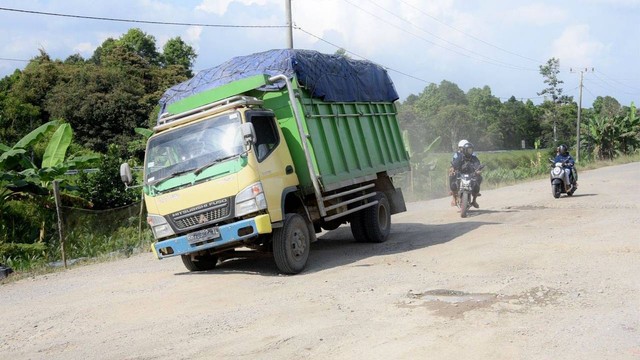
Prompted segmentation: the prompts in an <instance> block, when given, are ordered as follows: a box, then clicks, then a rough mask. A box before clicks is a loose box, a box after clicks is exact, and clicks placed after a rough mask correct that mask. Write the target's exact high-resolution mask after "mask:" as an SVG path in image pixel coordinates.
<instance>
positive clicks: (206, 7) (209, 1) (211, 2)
mask: <svg viewBox="0 0 640 360" xmlns="http://www.w3.org/2000/svg"><path fill="white" fill-rule="evenodd" d="M232 3H240V4H242V5H245V6H251V5H265V4H267V3H278V4H281V5H282V3H283V2H282V1H276V0H203V1H202V3H201V4H200V5H198V6H196V10H200V11H203V12H206V13H212V14H217V15H220V16H222V15H224V14H225V13H226V12H227V9H229V5H231V4H232Z"/></svg>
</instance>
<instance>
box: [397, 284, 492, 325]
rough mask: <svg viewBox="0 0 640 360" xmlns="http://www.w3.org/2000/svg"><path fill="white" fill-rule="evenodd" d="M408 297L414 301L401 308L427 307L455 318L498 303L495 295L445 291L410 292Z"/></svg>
mask: <svg viewBox="0 0 640 360" xmlns="http://www.w3.org/2000/svg"><path fill="white" fill-rule="evenodd" d="M408 297H409V299H412V300H410V301H409V302H407V303H405V304H402V305H400V306H401V307H407V308H413V307H418V306H422V307H427V308H429V309H430V310H433V311H435V314H436V315H440V316H445V317H454V318H455V317H461V316H462V315H463V314H464V313H465V312H467V311H470V310H475V309H480V308H486V307H489V306H491V305H493V304H495V303H496V302H497V301H498V300H497V298H498V296H497V295H495V294H472V293H466V292H462V291H456V290H445V289H437V290H429V291H426V292H422V293H415V292H409V295H408Z"/></svg>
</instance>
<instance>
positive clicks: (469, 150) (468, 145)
mask: <svg viewBox="0 0 640 360" xmlns="http://www.w3.org/2000/svg"><path fill="white" fill-rule="evenodd" d="M462 153H463V154H464V155H465V156H471V154H473V144H472V143H470V142H467V143H466V144H464V146H463V147H462Z"/></svg>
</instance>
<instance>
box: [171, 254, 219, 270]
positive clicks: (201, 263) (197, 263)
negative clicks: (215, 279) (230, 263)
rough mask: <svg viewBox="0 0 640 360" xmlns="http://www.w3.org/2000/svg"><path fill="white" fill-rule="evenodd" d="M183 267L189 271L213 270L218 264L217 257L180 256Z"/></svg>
mask: <svg viewBox="0 0 640 360" xmlns="http://www.w3.org/2000/svg"><path fill="white" fill-rule="evenodd" d="M180 257H181V258H182V263H183V264H184V267H186V268H187V270H189V271H207V270H213V269H214V268H215V267H216V265H217V264H218V257H217V256H214V255H190V254H187V255H181V256H180Z"/></svg>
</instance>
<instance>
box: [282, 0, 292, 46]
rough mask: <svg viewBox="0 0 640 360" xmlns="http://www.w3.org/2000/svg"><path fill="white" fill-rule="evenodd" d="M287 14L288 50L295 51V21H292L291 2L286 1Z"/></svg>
mask: <svg viewBox="0 0 640 360" xmlns="http://www.w3.org/2000/svg"><path fill="white" fill-rule="evenodd" d="M284 3H285V8H286V13H287V26H288V34H287V48H289V49H293V21H291V0H284Z"/></svg>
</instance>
